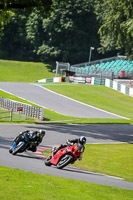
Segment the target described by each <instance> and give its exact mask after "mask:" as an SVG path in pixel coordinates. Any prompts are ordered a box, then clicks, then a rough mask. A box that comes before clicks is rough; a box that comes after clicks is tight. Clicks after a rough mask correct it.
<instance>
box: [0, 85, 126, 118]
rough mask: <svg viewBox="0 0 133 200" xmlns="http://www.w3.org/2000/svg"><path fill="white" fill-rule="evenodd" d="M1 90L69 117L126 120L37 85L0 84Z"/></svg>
mask: <svg viewBox="0 0 133 200" xmlns="http://www.w3.org/2000/svg"><path fill="white" fill-rule="evenodd" d="M0 89H1V90H4V91H7V92H9V93H11V94H14V95H15V96H18V97H21V98H24V99H26V100H28V101H30V102H33V103H35V104H36V105H39V106H41V107H44V108H48V109H50V110H53V111H55V112H57V113H60V114H63V115H67V116H72V117H79V118H111V119H122V118H124V117H122V116H119V115H116V114H113V113H110V112H107V111H104V110H101V109H98V108H95V107H92V106H90V105H87V104H84V103H81V102H79V101H75V100H73V99H71V98H68V97H65V96H63V95H59V94H57V93H55V92H52V91H51V90H48V89H46V88H44V87H41V86H38V85H36V84H29V83H14V82H11V83H8V82H0ZM124 119H126V118H124Z"/></svg>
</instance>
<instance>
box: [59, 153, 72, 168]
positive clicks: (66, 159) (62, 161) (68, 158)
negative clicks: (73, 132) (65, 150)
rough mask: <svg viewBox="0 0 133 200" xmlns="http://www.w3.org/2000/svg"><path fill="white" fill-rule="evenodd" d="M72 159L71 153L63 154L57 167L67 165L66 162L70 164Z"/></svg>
mask: <svg viewBox="0 0 133 200" xmlns="http://www.w3.org/2000/svg"><path fill="white" fill-rule="evenodd" d="M72 161H73V156H71V155H65V156H63V157H62V158H61V159H60V160H59V162H58V163H57V166H56V167H57V168H58V169H62V168H63V167H65V166H67V165H68V164H70V163H71V162H72Z"/></svg>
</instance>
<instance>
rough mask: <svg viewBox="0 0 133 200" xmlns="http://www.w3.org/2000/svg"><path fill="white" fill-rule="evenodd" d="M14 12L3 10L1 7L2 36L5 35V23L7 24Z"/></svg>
mask: <svg viewBox="0 0 133 200" xmlns="http://www.w3.org/2000/svg"><path fill="white" fill-rule="evenodd" d="M13 15H14V13H13V12H12V11H10V10H5V11H3V10H1V9H0V38H1V36H2V35H3V30H4V27H5V25H7V24H8V23H9V21H10V19H11V17H12V16H13Z"/></svg>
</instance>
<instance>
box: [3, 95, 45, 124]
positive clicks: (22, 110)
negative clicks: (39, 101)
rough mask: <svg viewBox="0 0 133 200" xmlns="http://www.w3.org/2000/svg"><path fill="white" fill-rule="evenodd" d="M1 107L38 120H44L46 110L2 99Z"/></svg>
mask: <svg viewBox="0 0 133 200" xmlns="http://www.w3.org/2000/svg"><path fill="white" fill-rule="evenodd" d="M0 107H1V108H5V109H7V110H11V109H12V111H13V112H16V113H18V114H22V115H25V116H27V118H28V117H33V118H37V119H40V120H43V117H44V108H41V107H35V106H31V105H29V104H25V103H21V102H17V101H13V100H10V99H6V98H3V97H0Z"/></svg>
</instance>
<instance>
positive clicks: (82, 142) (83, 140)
mask: <svg viewBox="0 0 133 200" xmlns="http://www.w3.org/2000/svg"><path fill="white" fill-rule="evenodd" d="M79 143H81V144H86V137H84V136H81V137H80V138H79Z"/></svg>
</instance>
